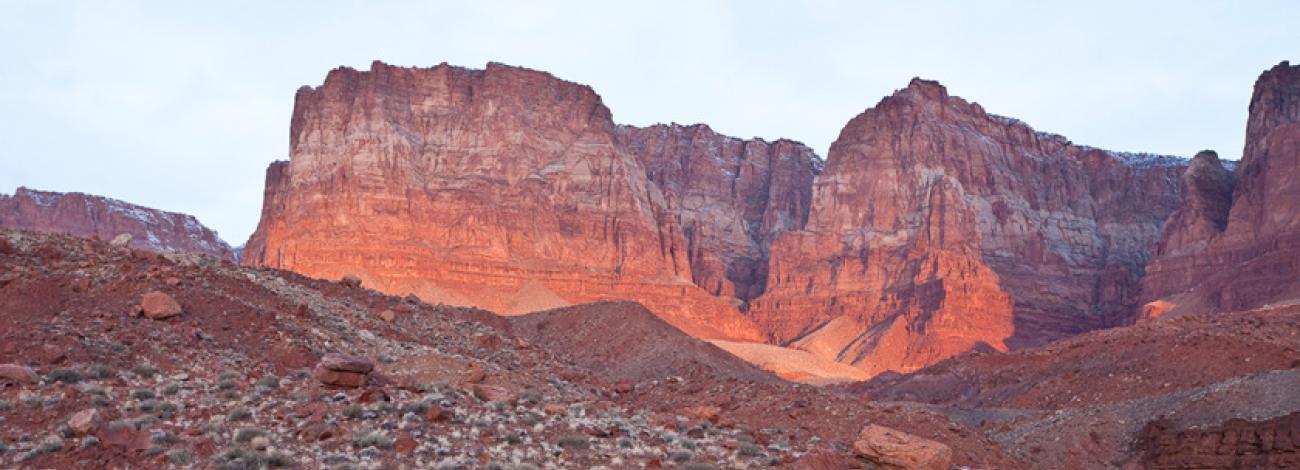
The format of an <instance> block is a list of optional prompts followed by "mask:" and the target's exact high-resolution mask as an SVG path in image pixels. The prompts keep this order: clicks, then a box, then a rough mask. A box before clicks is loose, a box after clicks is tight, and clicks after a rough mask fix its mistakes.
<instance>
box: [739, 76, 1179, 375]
mask: <svg viewBox="0 0 1300 470" xmlns="http://www.w3.org/2000/svg"><path fill="white" fill-rule="evenodd" d="M1183 165H1184V162H1183V161H1182V160H1180V159H1175V158H1170V157H1157V156H1150V155H1131V154H1117V153H1112V152H1107V151H1103V150H1098V149H1093V148H1088V147H1082V146H1077V145H1074V144H1072V143H1070V142H1069V141H1067V140H1066V139H1065V138H1063V137H1061V136H1057V135H1050V134H1044V133H1039V132H1035V131H1034V130H1033V129H1031V128H1029V127H1028V126H1026V125H1024V124H1022V123H1019V122H1017V121H1014V120H1010V119H1006V118H1002V117H998V116H993V115H990V114H987V113H985V112H984V110H983V108H981V107H980V106H979V105H978V104H974V103H969V102H967V101H964V100H962V99H960V98H956V97H952V96H949V95H948V94H947V92H946V90H945V89H944V88H943V87H942V86H940V85H939V84H938V83H935V82H929V81H923V80H914V81H913V82H912V83H911V84H910V85H909V86H908V87H907V88H906V89H904V90H901V91H899V92H898V93H896V94H894V95H893V96H891V97H887V98H885V99H884V100H882V101H881V102H880V104H879V105H877V106H876V107H875V108H872V109H869V110H867V111H866V112H864V113H863V114H861V115H859V116H858V117H856V118H854V119H853V120H852V121H850V122H849V124H848V125H847V126H846V127H845V128H844V130H843V131H842V132H841V134H840V137H839V139H838V140H837V141H836V142H835V143H834V144H833V146H832V147H831V152H830V155H829V156H828V159H827V163H826V168H825V170H824V171H823V172H822V173H821V174H820V175H819V176H818V177H817V180H816V182H815V183H814V189H813V204H812V209H811V215H810V216H809V219H808V223H807V226H806V227H805V230H804V231H800V232H791V233H788V234H786V235H785V236H783V237H782V238H780V239H778V240H777V242H776V243H775V244H774V245H773V247H772V261H771V265H770V267H769V273H770V274H769V278H768V292H767V294H765V295H764V296H762V297H760V298H759V299H757V300H756V301H755V303H754V304H753V307H752V308H751V315H752V317H753V318H754V319H755V321H756V322H758V323H759V325H760V327H761V328H763V329H764V331H766V332H767V333H768V334H769V335H770V339H771V340H772V341H774V342H778V343H782V344H790V343H793V344H794V345H795V346H797V347H800V348H803V349H806V350H809V351H811V352H813V353H816V354H821V355H824V356H827V357H832V358H835V359H837V360H841V361H845V362H851V363H853V364H856V365H858V366H860V367H862V368H864V369H866V370H868V371H870V372H881V371H885V370H898V371H910V370H915V369H917V368H920V367H922V366H925V365H928V364H931V363H933V362H935V361H938V360H940V359H943V358H945V357H948V356H951V355H954V354H957V353H959V352H963V351H968V350H971V349H974V348H981V347H987V348H993V349H1006V348H1008V347H1018V346H1027V345H1036V344H1042V343H1044V342H1047V341H1050V340H1052V339H1056V338H1060V337H1064V336H1068V335H1071V334H1076V333H1079V332H1082V331H1087V330H1090V329H1095V328H1099V327H1103V326H1107V325H1113V324H1116V323H1118V322H1119V321H1121V320H1122V319H1124V318H1126V317H1127V315H1128V313H1129V312H1131V311H1132V310H1133V308H1134V307H1135V305H1136V286H1137V281H1138V279H1139V277H1140V275H1141V273H1142V268H1143V264H1144V263H1145V260H1146V259H1147V257H1148V253H1149V250H1150V249H1151V248H1152V246H1153V245H1154V244H1155V242H1156V240H1157V238H1158V236H1159V234H1160V228H1161V225H1162V224H1163V222H1164V220H1165V218H1166V217H1167V216H1168V214H1169V213H1170V211H1172V210H1173V208H1174V206H1175V205H1176V204H1177V202H1178V200H1179V193H1180V191H1181V184H1180V180H1179V179H1178V178H1177V176H1178V174H1179V173H1180V172H1181V169H1182V167H1183Z"/></svg>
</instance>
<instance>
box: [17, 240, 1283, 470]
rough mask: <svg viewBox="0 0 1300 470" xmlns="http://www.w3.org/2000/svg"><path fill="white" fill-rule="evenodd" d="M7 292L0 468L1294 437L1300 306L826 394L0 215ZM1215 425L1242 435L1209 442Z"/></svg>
mask: <svg viewBox="0 0 1300 470" xmlns="http://www.w3.org/2000/svg"><path fill="white" fill-rule="evenodd" d="M0 309H3V311H5V312H6V314H5V315H4V316H3V317H0V364H3V365H0V382H3V385H2V386H0V387H2V388H0V406H2V407H3V409H4V413H0V465H4V466H16V467H20V468H49V467H57V468H65V467H72V466H83V467H86V466H88V467H109V468H122V467H128V466H146V467H153V468H160V467H198V468H209V467H216V468H264V467H268V466H270V467H301V468H324V467H331V468H339V467H354V468H397V467H402V466H406V467H416V466H437V467H438V468H470V469H476V468H514V469H526V468H575V469H576V468H692V469H706V468H756V467H777V468H805V469H833V468H940V469H947V468H951V467H966V468H999V469H1001V468H1049V467H1054V466H1057V465H1061V463H1062V462H1064V463H1065V464H1066V465H1067V466H1068V467H1070V468H1106V467H1122V466H1129V467H1131V468H1184V466H1186V465H1195V464H1198V462H1199V463H1207V462H1208V463H1213V462H1220V463H1222V462H1248V463H1249V462H1256V463H1260V462H1263V463H1269V464H1275V465H1279V466H1284V464H1286V465H1289V464H1290V463H1291V462H1295V459H1296V457H1297V455H1300V454H1297V452H1298V451H1300V433H1298V432H1297V431H1300V430H1297V429H1295V427H1294V425H1293V424H1291V423H1294V422H1295V420H1294V419H1291V418H1287V416H1289V415H1291V414H1293V413H1296V412H1298V411H1300V395H1298V393H1300V392H1297V390H1300V362H1296V361H1295V358H1296V357H1300V354H1297V351H1300V335H1297V332H1300V308H1289V307H1288V308H1275V309H1269V310H1261V311H1250V312H1243V313H1238V314H1232V315H1219V316H1209V317H1207V316H1197V315H1187V316H1181V317H1176V318H1172V319H1168V320H1165V319H1160V320H1154V321H1150V322H1144V323H1142V324H1139V325H1136V326H1133V327H1128V328H1120V329H1114V330H1108V331H1104V332H1098V333H1092V334H1087V335H1083V336H1080V337H1078V338H1075V339H1071V340H1068V341H1065V342H1061V343H1056V344H1053V345H1051V346H1048V347H1047V348H1043V349H1030V350H1027V351H1023V352H1016V353H1009V354H1004V353H996V354H975V355H964V356H959V357H956V358H953V359H950V360H948V361H945V362H943V363H940V364H939V365H938V366H936V367H934V368H931V369H926V370H923V371H921V372H919V373H916V374H912V375H908V376H893V375H887V376H884V377H881V378H879V379H877V380H876V381H873V382H871V383H868V384H863V385H853V386H833V387H823V388H818V387H811V386H807V385H798V384H791V383H788V382H785V381H783V380H781V379H779V378H777V377H776V376H773V375H771V374H769V373H767V372H764V371H762V370H759V369H757V368H755V367H753V366H750V365H748V364H747V363H744V362H743V361H740V360H737V359H736V358H734V357H732V356H730V355H728V354H726V353H725V352H723V351H722V350H721V349H718V348H716V347H714V346H712V345H710V344H708V343H706V342H702V341H699V340H697V339H695V338H691V337H689V336H687V335H685V334H683V333H681V332H680V331H678V330H676V329H675V328H673V327H671V326H670V325H669V324H667V323H665V322H663V321H662V320H660V319H659V318H657V317H656V316H654V315H652V314H650V313H649V312H647V311H646V310H645V309H644V308H642V307H640V306H639V305H636V304H629V303H598V304H591V305H583V306H576V307H571V308H566V309H560V310H554V311H547V312H541V313H538V314H534V315H528V316H523V317H515V318H510V317H500V316H497V315H495V314H492V313H490V312H486V311H483V310H477V309H471V308H461V307H449V306H442V305H429V304H426V303H423V302H422V301H420V299H418V298H415V297H406V298H403V297H396V296H389V295H384V294H380V293H378V292H375V291H372V290H369V289H367V288H366V287H365V286H364V284H363V283H360V282H359V280H358V279H356V278H351V277H349V278H347V279H345V280H343V281H341V282H334V281H324V280H313V279H308V278H305V277H302V276H300V275H297V274H293V273H290V272H285V271H278V270H271V269H262V268H248V267H240V266H236V265H234V264H232V263H229V262H227V261H221V260H218V259H215V258H210V257H204V256H197V255H180V254H166V255H159V254H156V253H152V252H149V251H143V250H132V249H129V248H125V247H114V246H111V245H109V244H107V243H103V242H96V241H90V240H82V239H76V238H70V237H63V236H53V235H38V234H34V233H30V232H14V231H0ZM668 351H671V352H672V354H667V352H668ZM1242 429H1246V430H1247V431H1248V432H1247V433H1245V434H1243V433H1241V432H1239V431H1240V430H1242ZM1216 433H1217V434H1216ZM1227 434H1231V435H1233V436H1244V435H1247V434H1248V435H1249V436H1251V437H1250V439H1249V440H1234V441H1233V443H1232V444H1230V445H1229V444H1225V445H1221V446H1208V447H1207V446H1205V445H1202V444H1196V443H1200V442H1202V441H1201V440H1196V438H1195V436H1218V437H1219V438H1221V437H1222V436H1224V435H1227ZM1193 441H1194V442H1193ZM1224 442H1225V443H1226V442H1227V441H1226V440H1225V441H1224ZM1193 444H1195V445H1193Z"/></svg>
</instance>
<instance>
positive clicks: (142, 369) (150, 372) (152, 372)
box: [131, 364, 159, 379]
mask: <svg viewBox="0 0 1300 470" xmlns="http://www.w3.org/2000/svg"><path fill="white" fill-rule="evenodd" d="M158 372H159V370H158V368H157V367H154V366H151V365H149V364H139V365H136V366H135V367H132V368H131V373H133V374H135V375H138V376H140V378H142V379H152V378H154V376H157V375H158Z"/></svg>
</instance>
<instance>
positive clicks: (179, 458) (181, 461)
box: [167, 449, 194, 465]
mask: <svg viewBox="0 0 1300 470" xmlns="http://www.w3.org/2000/svg"><path fill="white" fill-rule="evenodd" d="M167 461H168V462H171V463H172V465H189V463H190V462H193V461H194V455H193V454H190V451H188V450H185V449H175V450H170V451H167Z"/></svg>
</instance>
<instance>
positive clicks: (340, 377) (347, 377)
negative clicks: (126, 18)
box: [312, 366, 370, 388]
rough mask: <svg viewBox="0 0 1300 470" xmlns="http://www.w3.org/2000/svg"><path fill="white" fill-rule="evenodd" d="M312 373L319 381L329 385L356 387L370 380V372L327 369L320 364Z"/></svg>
mask: <svg viewBox="0 0 1300 470" xmlns="http://www.w3.org/2000/svg"><path fill="white" fill-rule="evenodd" d="M312 374H313V375H314V376H315V377H316V380H318V381H320V383H322V384H325V385H329V386H331V387H343V388H358V387H362V386H365V385H366V383H368V382H370V374H363V373H359V372H347V371H338V370H329V369H325V368H323V367H320V366H317V367H316V370H315V371H313V372H312Z"/></svg>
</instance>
